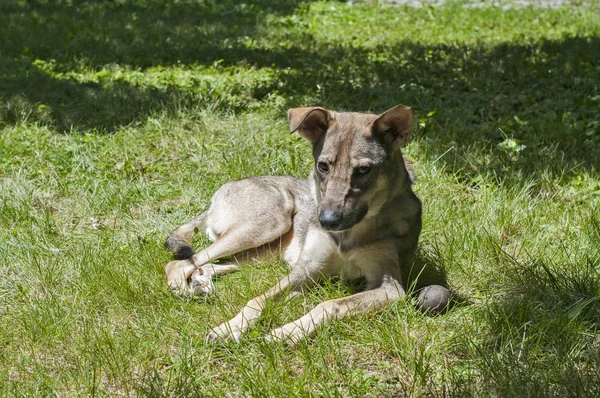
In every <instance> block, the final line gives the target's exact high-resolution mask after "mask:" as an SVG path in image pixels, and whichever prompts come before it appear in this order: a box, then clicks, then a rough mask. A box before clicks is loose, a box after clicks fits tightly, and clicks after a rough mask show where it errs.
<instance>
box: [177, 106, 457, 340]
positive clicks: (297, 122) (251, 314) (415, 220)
mask: <svg viewBox="0 0 600 398" xmlns="http://www.w3.org/2000/svg"><path fill="white" fill-rule="evenodd" d="M288 119H289V123H290V131H291V132H295V131H297V132H298V134H300V135H301V136H302V137H303V138H305V139H306V140H307V141H309V142H310V143H311V145H312V148H313V156H314V159H315V168H314V169H313V171H312V172H311V175H310V176H309V178H308V179H307V180H303V179H298V178H295V177H253V178H249V179H245V180H241V181H234V182H230V183H227V184H225V185H223V186H222V187H221V188H220V189H219V190H218V191H217V192H216V193H215V195H214V196H213V198H212V200H211V206H210V208H209V210H208V211H207V212H205V213H203V214H202V215H200V216H198V217H196V218H194V219H193V220H192V221H190V222H189V223H187V224H184V225H183V226H181V227H179V228H178V229H177V230H176V231H175V232H173V234H172V235H171V236H170V237H169V238H168V239H167V242H166V246H167V248H169V250H171V251H172V252H173V253H174V254H175V256H176V257H178V258H181V257H183V256H189V258H188V259H186V260H182V261H173V262H171V263H169V264H168V265H167V267H166V273H167V280H168V282H169V285H170V286H171V288H172V289H173V290H174V291H175V292H178V293H181V294H186V295H188V294H209V293H212V291H213V290H214V286H213V284H212V277H213V276H214V275H216V274H219V273H225V272H230V271H232V270H235V269H237V266H238V264H239V262H248V261H251V260H252V259H255V258H260V257H263V256H265V255H269V254H270V253H271V254H272V253H275V254H277V253H280V254H281V255H282V257H283V258H284V259H285V260H286V262H287V263H288V264H289V265H290V274H289V275H288V276H287V277H285V278H284V279H282V280H281V281H280V282H279V283H278V284H277V285H275V286H274V287H273V288H272V289H270V290H269V291H267V292H266V293H265V294H263V295H261V296H259V297H257V298H255V299H253V300H251V301H250V302H248V304H247V305H246V306H245V307H244V308H243V309H242V310H241V311H240V313H239V314H238V315H237V316H236V317H234V318H233V319H231V320H230V321H229V322H225V323H223V324H222V325H220V326H218V327H216V328H214V329H213V330H212V331H211V332H210V333H209V334H208V336H207V338H208V339H209V340H215V339H219V338H221V339H234V340H237V339H239V337H240V336H241V334H242V333H244V332H246V331H247V330H248V329H249V328H250V327H251V326H252V325H253V324H254V323H255V322H256V320H257V318H258V317H259V316H260V314H261V312H262V309H263V308H264V305H265V302H266V301H267V300H268V299H274V298H277V297H280V296H281V295H282V294H285V293H288V292H294V291H295V292H301V291H302V289H303V288H304V287H306V286H307V285H309V284H311V283H313V282H314V281H315V280H318V279H319V278H321V277H323V276H328V275H339V274H343V275H345V276H346V277H348V278H349V279H354V278H365V279H366V282H367V285H366V289H367V290H366V291H364V292H361V293H357V294H355V295H352V296H350V297H346V298H343V299H338V300H331V301H327V302H324V303H322V304H320V305H319V306H317V307H316V308H315V309H314V310H312V311H311V312H309V314H307V315H306V316H304V317H302V318H300V319H298V320H297V321H295V322H292V323H290V324H288V325H285V326H283V327H282V328H279V329H275V330H273V331H272V332H271V334H270V335H269V338H270V339H277V340H280V339H286V340H289V341H292V342H295V341H298V340H300V339H302V338H304V337H306V336H307V335H309V334H310V333H312V332H313V331H314V330H315V329H316V328H317V327H318V326H319V325H320V324H322V323H323V322H326V321H328V320H330V319H335V318H339V317H342V316H345V315H349V314H355V313H362V312H366V311H370V310H375V309H378V308H381V307H382V306H384V305H385V304H386V303H388V302H390V301H393V300H397V299H399V298H401V297H403V296H404V294H405V291H404V287H403V284H402V275H401V269H402V266H403V265H406V264H408V263H410V262H411V261H412V258H413V254H414V252H415V250H416V248H417V242H418V238H419V233H420V231H421V202H420V201H419V199H418V198H417V197H416V196H415V194H414V193H413V191H412V189H411V183H412V179H413V178H411V175H410V174H409V172H408V171H407V167H406V165H407V164H406V161H405V160H404V158H403V156H402V153H401V150H400V148H401V147H402V146H403V145H404V144H406V142H407V141H408V139H409V137H410V133H411V131H412V126H413V124H414V116H413V112H412V110H411V109H410V108H408V107H406V106H404V105H398V106H396V107H394V108H392V109H390V110H388V111H387V112H384V113H383V114H381V115H373V114H362V113H340V112H333V111H329V110H327V109H324V108H320V107H312V108H295V109H290V110H289V111H288ZM195 229H199V230H202V231H204V232H206V233H208V235H209V237H211V238H212V239H213V240H214V242H213V243H212V244H211V245H210V246H209V247H207V248H206V249H204V250H202V251H200V252H198V253H195V254H194V252H193V249H192V248H191V244H190V241H191V237H192V234H193V232H194V230H195ZM228 256H233V260H234V261H233V262H231V263H228V264H216V263H214V261H215V260H218V259H221V258H224V257H228ZM442 289H444V288H442ZM440 291H441V292H442V296H444V295H445V296H444V297H446V299H447V298H449V295H447V294H446V293H447V290H440ZM429 296H430V297H431V296H432V294H429ZM425 305H427V303H425ZM431 308H433V307H431Z"/></svg>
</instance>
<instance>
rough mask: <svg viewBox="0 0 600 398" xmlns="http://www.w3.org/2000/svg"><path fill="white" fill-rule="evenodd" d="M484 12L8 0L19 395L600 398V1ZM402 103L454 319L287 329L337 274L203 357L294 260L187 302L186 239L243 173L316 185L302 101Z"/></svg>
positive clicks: (2, 50) (8, 389)
mask: <svg viewBox="0 0 600 398" xmlns="http://www.w3.org/2000/svg"><path fill="white" fill-rule="evenodd" d="M472 3H473V2H467V1H461V0H458V1H449V2H446V4H444V5H443V6H439V7H432V6H428V5H427V4H424V6H422V7H408V6H399V5H394V4H391V3H386V2H354V3H351V2H347V3H346V2H340V1H327V2H325V1H318V2H310V1H295V0H282V1H268V0H249V1H247V2H238V1H232V0H223V1H215V0H174V1H159V0H112V1H77V0H64V1H61V0H54V1H53V0H37V1H25V0H4V1H2V2H1V4H0V395H2V396H61V397H63V396H101V397H102V396H110V397H113V396H152V397H154V396H156V397H159V396H174V397H175V396H176V397H180V396H216V397H224V396H232V397H235V396H255V397H263V396H285V397H288V396H289V397H292V396H301V397H304V396H331V397H338V396H340V397H342V396H343V397H346V396H367V397H387V396H451V397H466V396H478V397H487V396H489V397H497V396H502V397H512V396H527V397H534V396H543V397H548V396H561V397H563V396H590V397H592V396H600V337H599V334H598V329H599V327H600V156H599V154H598V152H599V150H600V4H599V3H597V2H595V1H591V2H581V1H572V2H565V3H566V4H565V5H563V6H561V7H558V8H538V7H518V6H517V7H514V8H510V9H503V8H501V7H493V6H491V5H490V4H488V5H486V6H483V7H472V6H471V5H472ZM398 103H403V104H406V105H410V106H412V107H413V108H414V109H415V112H416V115H417V119H418V125H417V126H416V127H415V131H414V134H413V137H412V140H411V142H410V143H409V145H408V146H407V147H406V148H405V149H404V153H406V154H407V155H408V157H409V158H410V159H411V160H412V162H413V165H414V168H415V172H416V175H417V184H416V185H415V191H416V193H417V195H418V196H419V197H420V199H421V200H422V202H423V206H424V220H423V221H424V226H423V232H422V234H421V243H420V253H421V256H422V257H423V258H424V259H426V261H427V263H428V264H429V266H430V267H432V268H436V269H442V270H444V272H445V277H446V279H447V284H448V286H449V287H450V288H451V289H452V291H453V292H454V293H455V294H456V297H457V298H458V299H457V302H456V304H455V305H454V307H453V308H452V309H451V310H450V311H449V312H448V313H446V314H444V315H441V316H431V315H427V314H423V313H421V312H420V311H419V310H418V309H417V308H415V305H414V303H413V301H412V300H411V299H409V298H407V299H406V300H402V301H400V302H397V303H394V304H392V305H390V306H389V307H388V308H386V309H385V310H383V311H380V312H377V313H373V314H370V315H367V316H361V317H354V318H350V319H347V320H343V321H339V322H336V323H333V324H330V325H327V326H326V327H324V328H322V329H320V330H319V331H318V332H317V333H316V334H315V335H314V336H313V337H311V338H310V339H308V340H307V341H305V342H302V343H300V344H298V345H297V346H295V347H288V346H286V345H285V344H269V343H267V342H265V341H264V339H263V336H264V335H265V334H266V333H267V332H268V331H269V330H271V329H272V328H274V327H278V326H280V325H283V324H285V323H287V322H289V321H291V320H293V319H296V318H297V317H298V316H300V315H302V314H304V313H305V312H307V311H308V310H309V309H311V308H312V307H314V306H315V305H316V304H318V303H319V302H321V301H323V300H325V299H329V298H335V297H341V296H344V295H347V294H349V292H350V291H351V287H349V286H347V284H345V283H344V281H339V280H331V281H327V282H325V283H323V284H322V285H319V286H317V287H315V288H313V289H311V291H309V292H308V293H307V294H306V295H305V296H304V297H302V298H297V299H291V300H287V301H286V300H284V301H281V302H278V303H273V304H272V305H270V306H269V307H268V308H267V310H266V313H265V316H264V317H263V318H262V320H261V322H260V323H259V325H258V326H257V327H256V328H255V329H254V330H253V331H252V332H251V333H249V334H248V335H247V336H246V337H245V338H244V339H242V341H241V342H240V343H239V344H235V343H223V344H207V343H205V340H204V336H205V334H206V332H207V331H208V330H210V328H211V327H213V326H216V325H218V324H220V323H221V322H222V321H224V320H227V319H229V318H231V317H232V316H233V315H234V314H235V313H236V312H237V311H238V310H239V308H240V307H241V306H243V305H244V304H245V303H246V302H247V301H248V300H249V299H251V298H253V297H255V296H257V295H258V294H260V293H262V292H263V291H265V290H266V289H267V288H268V287H270V286H271V285H273V284H274V283H275V282H276V281H278V280H279V279H280V278H281V277H282V276H283V275H285V272H286V267H285V264H283V263H279V262H268V263H267V262H264V263H259V264H256V265H253V266H250V267H246V268H244V269H243V270H242V271H240V272H237V273H234V274H231V275H227V276H225V277H223V278H221V279H219V280H217V282H216V294H215V295H214V296H211V297H208V298H202V299H188V300H185V299H181V298H178V297H175V296H173V295H172V294H171V293H170V291H169V289H168V288H167V286H166V283H165V278H164V271H163V270H164V265H165V264H166V263H167V262H168V261H170V259H171V257H170V255H169V253H168V252H167V251H166V250H165V249H164V247H163V242H164V239H165V238H166V236H168V234H169V233H170V232H171V231H172V230H173V229H174V228H175V227H177V226H178V225H180V224H182V223H183V222H185V221H187V220H188V219H190V218H191V217H193V216H195V215H197V214H199V213H200V212H201V211H203V210H204V209H206V208H207V207H208V200H209V199H210V197H211V195H212V193H213V192H214V190H215V189H216V188H217V187H218V186H219V185H221V184H222V183H224V182H226V181H229V180H232V179H239V178H243V177H247V176H253V175H263V174H272V175H283V174H294V175H298V176H306V175H307V174H308V172H309V170H310V168H311V167H312V157H311V154H310V149H309V146H308V144H307V143H306V142H304V141H303V140H302V139H301V138H300V137H298V136H297V135H290V134H289V133H288V131H289V130H288V126H287V120H286V110H287V109H288V108H290V107H295V106H307V105H319V106H323V107H326V108H329V109H333V110H339V111H341V110H349V111H350V110H351V111H364V112H382V111H384V110H386V109H388V108H391V107H392V106H394V105H396V104H398ZM206 244H207V240H206V239H205V238H203V237H199V238H198V240H197V242H196V245H197V246H198V247H201V246H203V245H206Z"/></svg>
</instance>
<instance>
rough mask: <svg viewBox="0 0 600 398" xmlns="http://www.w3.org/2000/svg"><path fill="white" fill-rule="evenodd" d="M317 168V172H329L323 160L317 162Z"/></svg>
mask: <svg viewBox="0 0 600 398" xmlns="http://www.w3.org/2000/svg"><path fill="white" fill-rule="evenodd" d="M317 170H319V173H323V174H327V173H329V165H328V164H327V163H325V162H318V163H317Z"/></svg>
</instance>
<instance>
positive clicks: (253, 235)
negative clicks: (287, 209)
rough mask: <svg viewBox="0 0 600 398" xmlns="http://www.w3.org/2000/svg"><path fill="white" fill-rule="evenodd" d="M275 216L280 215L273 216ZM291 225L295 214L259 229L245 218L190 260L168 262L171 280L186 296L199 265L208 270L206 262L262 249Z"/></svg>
mask: <svg viewBox="0 0 600 398" xmlns="http://www.w3.org/2000/svg"><path fill="white" fill-rule="evenodd" d="M272 218H277V217H275V216H273V217H272ZM291 226H292V218H291V216H287V217H281V216H280V217H279V220H278V222H277V223H272V224H271V227H270V228H257V227H256V224H254V223H247V222H246V220H244V222H241V223H239V224H237V225H235V226H234V227H233V228H231V229H230V230H228V231H227V232H225V233H223V234H221V235H220V236H219V237H218V238H217V240H216V241H215V242H213V243H212V244H211V245H210V246H208V247H207V248H206V249H204V250H201V251H199V252H198V253H196V254H194V255H193V256H192V257H190V258H189V259H187V260H180V261H171V262H170V263H168V264H167V266H166V267H165V272H166V274H167V283H168V284H169V287H170V288H171V290H173V291H174V292H175V293H180V294H184V295H186V294H188V293H189V292H187V289H188V288H190V287H191V286H188V284H187V280H188V278H189V277H190V276H191V275H192V273H194V271H196V269H198V268H199V269H202V270H203V271H204V268H206V267H204V268H203V266H204V265H208V266H209V267H210V266H213V265H212V262H214V261H216V260H218V259H220V258H223V257H228V256H232V255H234V254H238V253H241V252H244V251H247V250H250V249H255V248H259V247H261V246H265V245H267V244H269V243H271V242H274V241H277V240H278V239H280V238H282V236H283V235H285V234H286V232H288V231H289V230H290V228H291ZM230 265H231V264H230ZM217 269H218V271H216V273H223V272H225V270H226V268H217ZM227 270H233V268H232V267H229V268H227ZM220 271H222V272H220ZM213 275H214V272H213Z"/></svg>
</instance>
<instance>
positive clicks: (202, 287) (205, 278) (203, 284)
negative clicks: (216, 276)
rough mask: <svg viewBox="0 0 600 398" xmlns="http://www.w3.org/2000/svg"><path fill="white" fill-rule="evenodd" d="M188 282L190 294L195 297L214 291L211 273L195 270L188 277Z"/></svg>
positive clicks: (207, 294)
mask: <svg viewBox="0 0 600 398" xmlns="http://www.w3.org/2000/svg"><path fill="white" fill-rule="evenodd" d="M190 279H191V281H190V283H189V291H190V294H191V295H193V296H195V297H203V296H209V295H211V294H213V293H214V291H215V284H214V283H213V281H212V275H210V274H207V273H204V274H203V273H202V272H201V270H196V271H195V272H194V273H193V274H192V276H191V277H190Z"/></svg>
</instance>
